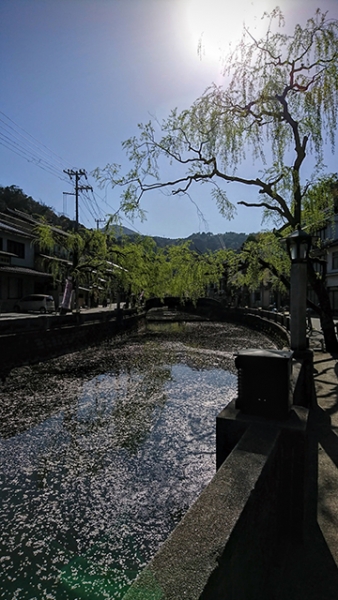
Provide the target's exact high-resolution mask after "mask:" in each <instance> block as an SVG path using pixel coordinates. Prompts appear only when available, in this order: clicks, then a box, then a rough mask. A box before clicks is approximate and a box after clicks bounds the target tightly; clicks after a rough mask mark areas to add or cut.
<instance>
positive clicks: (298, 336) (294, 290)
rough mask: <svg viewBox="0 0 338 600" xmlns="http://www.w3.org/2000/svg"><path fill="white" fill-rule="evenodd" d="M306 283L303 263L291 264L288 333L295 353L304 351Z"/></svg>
mask: <svg viewBox="0 0 338 600" xmlns="http://www.w3.org/2000/svg"><path fill="white" fill-rule="evenodd" d="M306 282H307V265H306V263H305V262H294V263H292V264H291V282H290V283H291V285H290V316H291V323H290V332H291V349H292V350H294V351H295V352H297V351H302V350H306V347H307V344H306Z"/></svg>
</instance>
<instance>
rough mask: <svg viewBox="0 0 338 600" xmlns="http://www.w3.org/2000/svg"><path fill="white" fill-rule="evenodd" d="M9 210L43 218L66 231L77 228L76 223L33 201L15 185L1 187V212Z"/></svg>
mask: <svg viewBox="0 0 338 600" xmlns="http://www.w3.org/2000/svg"><path fill="white" fill-rule="evenodd" d="M7 208H9V209H12V210H20V211H21V212H24V213H27V214H29V215H31V216H32V217H35V218H39V217H43V218H44V219H46V221H47V222H48V223H50V224H51V225H55V226H58V227H61V228H62V229H63V230H64V231H69V230H71V229H74V228H75V221H72V220H71V219H69V218H68V217H65V216H63V215H62V216H60V217H59V216H58V215H57V214H56V213H55V212H54V210H53V209H52V208H51V207H50V206H47V205H46V204H42V203H41V202H37V201H36V200H33V198H32V197H31V196H27V195H26V194H25V193H24V192H23V191H22V190H21V189H20V188H18V187H17V186H15V185H11V186H9V187H2V186H0V212H6V210H7Z"/></svg>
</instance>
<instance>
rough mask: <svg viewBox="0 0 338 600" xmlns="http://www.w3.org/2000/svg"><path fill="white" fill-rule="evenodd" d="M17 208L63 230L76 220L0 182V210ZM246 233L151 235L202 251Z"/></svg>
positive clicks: (119, 230)
mask: <svg viewBox="0 0 338 600" xmlns="http://www.w3.org/2000/svg"><path fill="white" fill-rule="evenodd" d="M7 208H9V209H12V210H14V209H16V210H20V211H22V212H25V213H27V214H29V215H31V216H33V217H44V219H46V221H47V222H48V223H50V224H52V225H54V226H58V227H61V228H62V229H63V230H64V231H69V230H72V229H74V228H75V221H72V220H71V219H69V218H68V217H65V216H63V215H62V216H58V215H57V214H56V213H55V212H54V210H53V209H52V208H51V207H50V206H47V205H46V204H42V203H40V202H37V201H36V200H33V198H32V197H31V196H27V195H26V194H25V193H24V192H23V191H22V190H21V189H20V188H18V187H16V186H15V185H11V186H9V187H2V186H0V212H6V209H7ZM110 231H111V232H112V233H113V235H114V236H115V237H116V238H120V237H122V236H128V237H131V238H136V237H138V235H139V234H137V233H135V232H134V231H132V230H131V229H128V228H127V227H122V226H121V227H120V226H117V225H113V226H111V227H110ZM247 237H248V235H247V234H246V233H234V232H232V231H230V232H227V233H218V234H213V233H210V232H209V233H193V234H192V235H190V236H189V237H188V238H185V239H179V238H177V239H171V238H164V237H158V236H154V237H153V239H154V240H155V242H156V244H157V245H158V246H159V247H160V248H164V247H165V246H175V245H178V244H179V243H181V242H185V241H187V240H189V241H190V242H191V244H190V248H191V250H194V251H196V252H198V253H200V254H204V253H205V252H207V251H208V250H210V251H212V252H214V251H215V250H219V249H221V248H232V249H233V250H238V249H239V248H240V247H241V246H242V244H243V243H244V242H245V240H246V238H247Z"/></svg>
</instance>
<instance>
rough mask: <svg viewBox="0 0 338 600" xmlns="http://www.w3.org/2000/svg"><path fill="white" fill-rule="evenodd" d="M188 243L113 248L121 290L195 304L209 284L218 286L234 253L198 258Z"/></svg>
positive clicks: (140, 241)
mask: <svg viewBox="0 0 338 600" xmlns="http://www.w3.org/2000/svg"><path fill="white" fill-rule="evenodd" d="M189 246H190V242H182V243H181V244H179V245H175V246H167V247H164V248H158V247H157V246H156V243H155V242H154V240H153V239H152V238H147V237H145V238H143V237H140V238H137V239H136V240H135V242H133V243H131V242H130V241H128V240H127V239H126V240H124V241H123V242H122V243H120V244H119V245H118V246H115V247H114V251H115V253H116V255H118V257H119V258H118V260H119V265H120V266H121V267H122V269H121V272H120V278H121V279H120V281H121V286H122V287H123V289H125V290H129V292H130V293H131V294H133V295H134V296H139V295H140V294H141V293H142V295H143V296H144V298H150V297H158V298H164V297H165V296H178V297H179V298H181V299H182V300H184V299H189V300H192V301H196V300H197V298H199V297H201V296H204V295H205V293H206V289H207V287H208V286H210V285H211V284H213V285H218V284H219V282H220V280H221V279H222V277H223V275H224V269H225V265H230V264H233V261H234V257H235V256H236V253H235V252H234V251H233V250H218V251H217V252H213V253H212V252H208V253H204V254H198V253H197V252H194V251H193V250H191V249H190V247H189Z"/></svg>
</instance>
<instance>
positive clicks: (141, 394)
mask: <svg viewBox="0 0 338 600" xmlns="http://www.w3.org/2000/svg"><path fill="white" fill-rule="evenodd" d="M248 347H250V348H258V347H264V348H273V347H274V345H273V343H272V342H271V341H270V340H268V339H267V338H266V337H265V336H264V335H261V334H259V333H256V332H252V331H250V330H247V329H245V328H243V327H240V326H234V325H229V324H215V323H196V322H195V323H185V324H184V323H183V324H182V323H180V324H178V323H172V324H169V325H162V324H161V325H155V324H153V325H149V326H148V327H147V329H146V330H144V331H142V332H139V333H134V334H131V335H130V336H128V337H125V338H116V339H114V340H111V341H110V342H109V343H108V342H107V343H105V344H102V345H100V346H99V347H93V348H89V349H85V350H83V351H82V352H77V353H73V354H68V355H66V356H63V357H61V358H58V359H53V360H48V361H46V362H44V363H40V364H38V365H35V366H29V367H22V368H19V369H15V370H13V371H12V372H11V374H10V375H9V376H8V378H7V380H6V381H5V383H4V384H3V385H2V393H1V406H0V413H1V415H0V416H1V421H0V452H1V462H0V477H1V479H0V481H1V491H0V494H1V503H0V527H1V539H0V546H1V547H0V598H3V599H5V600H14V599H15V600H23V599H25V600H35V599H36V600H40V599H46V600H61V599H67V600H69V599H73V600H74V599H90V600H94V599H99V600H101V599H104V598H110V599H120V598H123V595H124V593H125V592H126V590H127V589H128V587H129V586H130V583H131V582H132V581H133V580H134V578H135V577H136V576H137V574H138V573H139V571H140V570H141V569H142V568H144V566H145V565H146V563H147V562H148V561H149V559H150V558H151V557H152V556H153V555H154V553H155V552H156V550H157V549H158V547H159V546H160V544H161V543H162V542H163V541H164V540H165V539H166V538H167V536H168V534H169V533H170V532H171V531H172V530H173V528H174V527H175V526H176V525H177V523H178V522H179V521H180V519H181V518H182V516H183V515H184V513H185V512H186V511H187V509H188V508H189V506H190V505H191V504H192V503H193V502H194V500H195V499H196V498H197V496H198V495H199V493H200V492H201V490H202V489H203V487H205V485H206V484H207V483H208V482H209V481H210V479H211V478H212V476H213V474H214V473H215V423H216V415H217V414H218V413H219V411H220V410H221V409H222V408H223V407H224V406H225V405H226V404H227V403H228V402H229V401H230V400H231V399H232V398H233V397H234V396H235V395H236V388H237V374H236V370H235V367H234V357H233V355H234V352H236V351H237V350H240V349H243V348H248Z"/></svg>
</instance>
